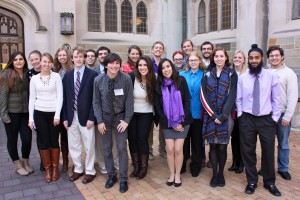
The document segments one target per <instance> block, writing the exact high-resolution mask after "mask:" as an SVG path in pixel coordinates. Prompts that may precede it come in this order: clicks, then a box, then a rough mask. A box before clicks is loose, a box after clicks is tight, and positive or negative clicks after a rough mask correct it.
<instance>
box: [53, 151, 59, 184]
mask: <svg viewBox="0 0 300 200" xmlns="http://www.w3.org/2000/svg"><path fill="white" fill-rule="evenodd" d="M59 153H60V148H56V149H51V162H52V175H51V177H52V181H56V180H58V179H59V173H58V163H59Z"/></svg>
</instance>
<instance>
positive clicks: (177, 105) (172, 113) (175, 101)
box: [161, 79, 184, 128]
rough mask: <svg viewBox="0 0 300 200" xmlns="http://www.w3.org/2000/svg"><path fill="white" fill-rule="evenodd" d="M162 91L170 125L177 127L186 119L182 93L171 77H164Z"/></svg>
mask: <svg viewBox="0 0 300 200" xmlns="http://www.w3.org/2000/svg"><path fill="white" fill-rule="evenodd" d="M169 87H170V90H169ZM161 91H162V95H163V106H164V113H165V115H166V117H167V119H168V127H169V128H175V127H176V126H177V125H178V124H179V123H181V122H183V121H184V110H183V105H182V98H181V93H180V91H179V90H178V89H177V88H176V86H175V85H174V83H173V80H171V79H169V80H166V79H164V84H163V85H162V86H161Z"/></svg>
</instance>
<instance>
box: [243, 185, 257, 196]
mask: <svg viewBox="0 0 300 200" xmlns="http://www.w3.org/2000/svg"><path fill="white" fill-rule="evenodd" d="M255 188H257V184H248V185H247V186H246V188H245V193H246V194H253V193H254V192H255Z"/></svg>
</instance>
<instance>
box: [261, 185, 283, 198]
mask: <svg viewBox="0 0 300 200" xmlns="http://www.w3.org/2000/svg"><path fill="white" fill-rule="evenodd" d="M264 188H266V189H267V190H269V192H270V193H271V194H273V195H274V196H278V197H279V196H281V193H280V192H279V190H278V189H277V187H276V185H265V184H264Z"/></svg>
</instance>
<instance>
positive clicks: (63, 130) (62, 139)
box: [58, 120, 68, 146]
mask: <svg viewBox="0 0 300 200" xmlns="http://www.w3.org/2000/svg"><path fill="white" fill-rule="evenodd" d="M58 127H59V132H60V143H61V144H63V143H64V144H66V146H68V131H67V129H66V128H65V126H64V122H63V121H62V120H60V124H59V125H58Z"/></svg>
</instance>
